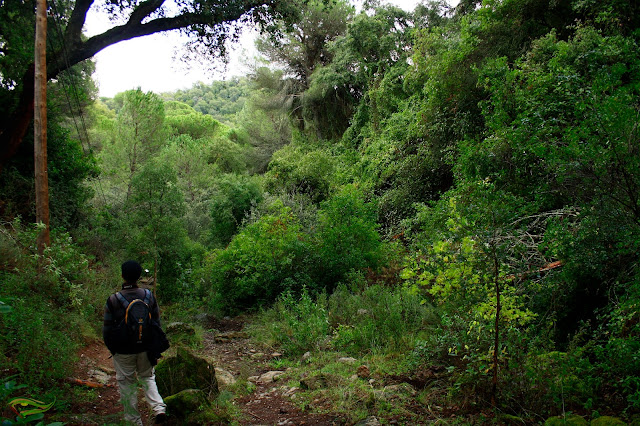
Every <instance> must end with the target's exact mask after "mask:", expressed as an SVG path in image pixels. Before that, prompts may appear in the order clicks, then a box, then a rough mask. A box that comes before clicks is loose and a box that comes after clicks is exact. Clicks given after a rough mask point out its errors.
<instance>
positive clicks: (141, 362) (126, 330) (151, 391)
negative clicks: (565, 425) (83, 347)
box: [102, 260, 166, 425]
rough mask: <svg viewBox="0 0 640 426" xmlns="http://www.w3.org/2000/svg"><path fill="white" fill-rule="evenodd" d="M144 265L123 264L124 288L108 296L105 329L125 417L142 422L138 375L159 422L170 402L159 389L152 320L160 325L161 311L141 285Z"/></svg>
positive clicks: (130, 420)
mask: <svg viewBox="0 0 640 426" xmlns="http://www.w3.org/2000/svg"><path fill="white" fill-rule="evenodd" d="M141 273H142V267H141V266H140V264H138V262H136V261H133V260H130V261H127V262H125V263H123V264H122V279H123V280H124V283H123V284H122V290H120V291H119V292H117V293H114V294H112V295H111V296H109V298H108V299H107V303H106V305H105V309H104V325H103V329H102V333H103V338H104V342H105V344H106V345H107V348H108V349H109V351H110V352H111V354H112V355H113V365H114V368H115V370H116V380H117V382H118V388H119V390H120V401H121V402H122V405H123V406H124V419H125V421H127V422H131V423H133V424H136V425H142V419H141V417H140V412H139V411H138V396H137V393H138V389H137V380H136V375H137V378H138V379H139V380H140V381H141V382H142V388H143V389H144V393H145V397H146V399H147V402H148V403H149V405H150V406H151V409H152V410H153V415H154V417H155V422H156V423H162V422H164V420H165V419H166V414H165V411H166V405H165V403H164V401H163V399H162V397H161V396H160V393H159V392H158V387H157V385H156V380H155V371H154V368H153V364H155V363H156V359H157V356H159V354H154V353H150V346H151V345H152V341H151V337H152V335H153V333H152V332H151V328H152V325H153V324H152V323H153V322H155V325H156V326H157V327H158V328H159V324H160V311H159V308H158V303H157V302H156V299H155V297H154V296H153V294H152V293H151V291H149V290H147V289H142V288H140V287H138V284H137V282H138V279H139V278H140V274H141Z"/></svg>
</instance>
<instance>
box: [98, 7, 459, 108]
mask: <svg viewBox="0 0 640 426" xmlns="http://www.w3.org/2000/svg"><path fill="white" fill-rule="evenodd" d="M388 2H389V3H393V4H396V5H398V6H400V7H402V8H403V9H405V10H413V9H414V7H415V5H416V4H417V3H418V2H419V1H418V0H388ZM450 3H451V2H450ZM456 3H457V1H456ZM112 25H113V24H111V23H110V22H109V21H108V19H106V18H105V16H104V14H100V13H98V12H96V11H95V10H94V9H93V8H92V9H91V10H90V11H89V13H88V15H87V21H86V24H85V33H86V34H87V35H88V36H92V35H95V34H99V33H102V32H104V31H105V30H107V29H109V28H110V27H111V26H112ZM254 38H255V34H254V33H251V32H248V31H247V32H245V34H243V36H242V37H241V40H240V42H239V43H237V44H234V45H233V50H232V52H231V55H230V58H231V61H230V64H229V65H228V66H227V67H226V70H225V69H224V67H223V66H222V65H220V66H218V67H217V68H216V69H215V70H213V71H211V70H209V69H208V67H207V66H204V65H202V64H199V63H194V64H190V65H186V64H184V63H182V62H181V61H179V60H177V59H174V56H175V55H176V51H177V50H179V49H180V47H181V46H182V44H183V43H181V41H180V36H179V35H178V34H175V33H167V34H154V35H150V36H146V37H139V38H136V39H133V40H127V41H123V42H120V43H118V44H116V45H113V46H109V47H107V48H105V49H104V50H102V51H101V52H99V53H98V54H97V55H96V56H95V57H94V60H95V61H96V71H95V73H94V75H93V76H94V79H95V80H96V81H97V82H98V87H99V91H100V96H106V97H113V96H114V95H115V94H117V93H120V92H124V91H125V90H129V89H135V88H137V87H140V88H142V90H144V91H153V92H156V93H161V92H171V91H175V90H178V89H188V88H190V87H191V86H193V84H194V83H196V82H198V81H202V82H204V83H210V82H211V81H213V80H223V79H225V78H230V77H233V76H239V75H245V74H246V73H247V71H248V69H247V66H246V63H247V61H251V59H252V58H253V57H254V55H255V49H254V47H253V41H254Z"/></svg>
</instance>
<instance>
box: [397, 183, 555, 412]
mask: <svg viewBox="0 0 640 426" xmlns="http://www.w3.org/2000/svg"><path fill="white" fill-rule="evenodd" d="M526 210H527V205H526V204H525V203H523V201H522V200H521V199H520V198H518V197H515V196H512V195H509V194H507V193H505V192H503V191H500V190H498V189H496V188H495V186H494V185H493V184H491V183H490V182H489V181H482V182H478V183H469V184H466V185H463V186H461V187H460V188H459V189H456V190H454V191H451V192H449V193H448V194H447V197H445V198H444V199H443V200H441V202H440V203H438V205H436V207H434V208H429V209H426V208H425V210H424V211H423V213H422V214H423V215H424V217H425V218H426V219H427V220H426V222H427V223H424V224H423V226H424V228H423V229H425V231H424V232H423V233H420V234H418V235H417V237H416V238H415V239H414V240H415V242H416V244H417V245H418V246H419V247H421V249H420V250H418V251H416V252H415V254H414V255H413V256H410V257H409V258H408V262H407V265H406V267H405V269H404V270H403V272H402V277H403V278H404V279H405V280H406V283H407V285H408V286H409V287H410V288H412V289H413V290H414V291H416V292H419V291H423V289H424V290H426V293H427V295H428V296H429V297H430V298H431V299H432V300H433V301H434V302H435V303H436V304H437V305H440V306H441V308H442V309H444V311H445V312H452V313H456V315H462V316H463V317H464V318H466V319H467V321H468V324H469V326H468V329H467V333H466V334H467V336H464V337H463V336H461V337H463V342H464V344H463V345H462V344H461V345H460V346H461V347H462V349H461V351H460V353H458V350H457V349H455V346H456V345H453V346H450V348H449V355H454V356H458V355H461V354H463V353H464V355H463V357H462V359H463V360H464V361H465V362H466V363H467V372H470V371H471V372H473V371H475V372H474V373H473V374H480V375H481V376H484V377H487V374H488V373H491V379H490V392H489V396H490V398H491V401H492V404H493V405H496V404H497V403H498V384H499V370H500V365H501V364H502V359H504V358H506V357H509V356H510V354H509V346H510V342H508V341H503V340H504V338H503V336H504V335H505V333H506V330H507V329H512V328H513V329H518V328H524V327H526V326H527V325H529V324H530V323H531V322H532V321H533V320H534V319H535V317H536V314H535V313H534V312H532V311H531V310H530V309H529V307H528V297H529V296H530V293H528V291H527V290H528V289H527V272H528V271H530V270H534V269H536V268H538V267H539V265H541V264H544V262H545V259H544V257H543V256H542V254H541V253H540V251H539V249H538V245H539V242H540V241H541V238H542V233H543V232H544V224H543V222H544V221H541V220H540V218H538V217H537V216H536V215H528V214H526V213H527V211H526ZM523 218H528V219H527V220H525V219H523ZM438 223H441V224H444V226H438ZM489 330H490V332H489ZM470 336H475V337H476V342H472V341H471V340H469V337H470ZM474 343H475V345H476V347H473V344H474ZM470 368H471V370H469V369H470Z"/></svg>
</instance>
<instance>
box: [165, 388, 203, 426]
mask: <svg viewBox="0 0 640 426" xmlns="http://www.w3.org/2000/svg"><path fill="white" fill-rule="evenodd" d="M164 402H165V404H167V412H168V413H169V415H170V416H171V417H172V418H174V419H177V420H186V419H187V418H188V417H189V416H191V415H192V414H194V413H199V412H202V411H206V410H207V409H209V408H210V406H211V403H210V402H209V400H208V399H207V395H206V394H205V393H204V392H203V391H201V390H200V389H185V390H183V391H180V392H178V393H176V394H174V395H171V396H168V397H167V398H165V399H164Z"/></svg>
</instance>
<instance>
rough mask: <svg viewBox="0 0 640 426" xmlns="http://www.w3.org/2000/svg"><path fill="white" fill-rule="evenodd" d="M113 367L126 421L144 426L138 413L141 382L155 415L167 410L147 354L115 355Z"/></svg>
mask: <svg viewBox="0 0 640 426" xmlns="http://www.w3.org/2000/svg"><path fill="white" fill-rule="evenodd" d="M113 366H114V368H115V370H116V380H117V382H118V388H119V389H120V401H121V402H122V405H123V406H124V419H125V421H127V422H131V423H133V424H136V425H142V419H141V418H140V412H139V411H138V383H137V380H140V382H141V384H142V389H143V390H144V395H145V398H146V399H147V403H148V404H149V405H150V406H151V409H152V410H153V414H154V415H157V414H159V413H164V412H165V411H166V409H167V406H166V405H165V403H164V401H163V400H162V397H161V396H160V393H159V392H158V386H157V385H156V375H155V371H154V369H153V366H152V365H151V363H150V362H149V359H148V358H147V353H146V352H141V353H139V354H115V355H114V356H113ZM136 373H137V379H136Z"/></svg>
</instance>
